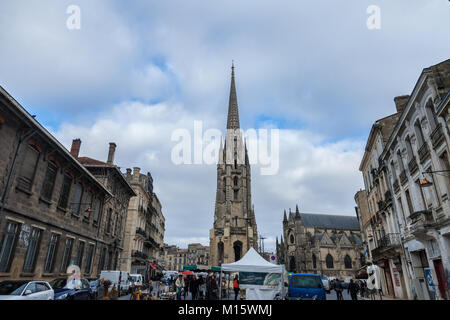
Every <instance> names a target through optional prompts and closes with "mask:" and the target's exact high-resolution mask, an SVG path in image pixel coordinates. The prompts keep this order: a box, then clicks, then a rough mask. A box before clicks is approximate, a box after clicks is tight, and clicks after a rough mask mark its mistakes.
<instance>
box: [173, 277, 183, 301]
mask: <svg viewBox="0 0 450 320" xmlns="http://www.w3.org/2000/svg"><path fill="white" fill-rule="evenodd" d="M175 286H176V289H177V300H181V295H182V293H183V290H184V279H183V276H181V275H178V277H177V280H176V281H175Z"/></svg>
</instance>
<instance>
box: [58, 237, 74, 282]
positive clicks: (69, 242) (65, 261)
mask: <svg viewBox="0 0 450 320" xmlns="http://www.w3.org/2000/svg"><path fill="white" fill-rule="evenodd" d="M72 246H73V239H72V238H67V239H66V244H65V247H64V253H63V257H62V261H61V268H60V270H59V271H60V272H61V273H66V272H67V267H68V266H69V263H70V257H71V256H72Z"/></svg>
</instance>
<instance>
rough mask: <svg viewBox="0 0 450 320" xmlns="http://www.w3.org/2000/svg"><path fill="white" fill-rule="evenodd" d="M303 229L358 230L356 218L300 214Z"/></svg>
mask: <svg viewBox="0 0 450 320" xmlns="http://www.w3.org/2000/svg"><path fill="white" fill-rule="evenodd" d="M300 217H301V219H302V224H303V225H304V226H305V227H317V228H323V229H342V230H355V231H356V230H360V226H359V221H358V218H356V217H353V216H340V215H330V214H316V213H300Z"/></svg>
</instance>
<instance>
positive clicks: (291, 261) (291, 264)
mask: <svg viewBox="0 0 450 320" xmlns="http://www.w3.org/2000/svg"><path fill="white" fill-rule="evenodd" d="M289 271H291V272H296V268H295V257H294V256H291V257H290V258H289Z"/></svg>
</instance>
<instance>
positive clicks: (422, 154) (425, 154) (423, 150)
mask: <svg viewBox="0 0 450 320" xmlns="http://www.w3.org/2000/svg"><path fill="white" fill-rule="evenodd" d="M418 152H419V160H420V163H424V162H425V160H427V159H428V158H429V157H430V149H429V148H428V145H427V143H426V142H424V144H423V145H422V146H421V147H420V148H419V151H418Z"/></svg>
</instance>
